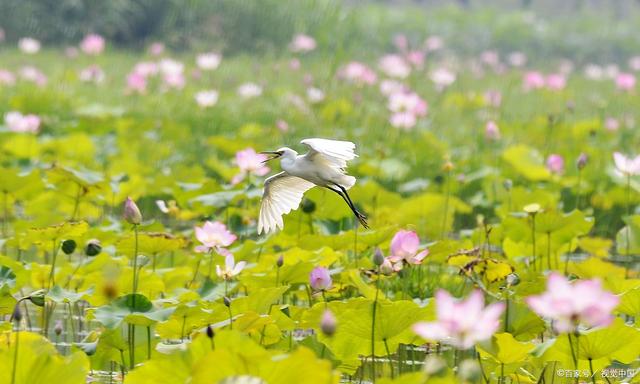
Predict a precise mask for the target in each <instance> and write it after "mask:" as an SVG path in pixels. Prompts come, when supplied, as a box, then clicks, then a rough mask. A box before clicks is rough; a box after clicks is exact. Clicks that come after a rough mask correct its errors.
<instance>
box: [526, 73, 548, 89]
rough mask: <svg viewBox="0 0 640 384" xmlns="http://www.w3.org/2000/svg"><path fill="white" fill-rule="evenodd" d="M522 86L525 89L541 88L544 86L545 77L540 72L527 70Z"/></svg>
mask: <svg viewBox="0 0 640 384" xmlns="http://www.w3.org/2000/svg"><path fill="white" fill-rule="evenodd" d="M523 86H524V89H525V90H527V91H528V90H531V89H538V88H542V87H544V86H545V78H544V76H543V75H542V73H540V72H537V71H529V72H527V73H525V75H524V80H523Z"/></svg>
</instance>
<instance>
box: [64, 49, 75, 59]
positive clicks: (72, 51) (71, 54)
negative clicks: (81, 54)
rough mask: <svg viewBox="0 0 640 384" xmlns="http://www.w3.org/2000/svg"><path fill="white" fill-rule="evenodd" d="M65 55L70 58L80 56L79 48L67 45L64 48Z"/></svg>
mask: <svg viewBox="0 0 640 384" xmlns="http://www.w3.org/2000/svg"><path fill="white" fill-rule="evenodd" d="M64 55H65V56H66V57H68V58H70V59H75V58H76V57H78V48H76V47H66V48H65V49H64Z"/></svg>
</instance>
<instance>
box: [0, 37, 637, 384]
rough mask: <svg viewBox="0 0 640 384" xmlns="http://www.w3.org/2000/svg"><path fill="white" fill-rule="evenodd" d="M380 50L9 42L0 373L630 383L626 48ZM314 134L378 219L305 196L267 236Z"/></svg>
mask: <svg viewBox="0 0 640 384" xmlns="http://www.w3.org/2000/svg"><path fill="white" fill-rule="evenodd" d="M385 38H386V39H387V40H388V41H389V44H388V46H387V49H386V50H385V51H383V52H369V53H368V54H362V55H356V54H349V53H347V52H346V51H340V52H338V51H336V52H334V54H328V53H327V51H326V50H323V48H322V44H323V42H326V39H324V40H323V39H316V37H315V36H313V35H310V34H303V33H297V34H294V35H292V36H291V42H290V43H289V44H288V46H286V47H283V50H282V51H283V52H284V53H282V54H277V55H274V54H264V55H262V54H257V53H256V54H255V55H249V54H239V55H230V56H226V55H225V56H223V55H221V54H220V51H218V50H214V49H213V48H210V49H209V50H204V49H203V50H200V51H197V52H196V51H193V52H192V51H189V52H185V51H172V50H170V49H167V48H165V47H164V46H163V44H162V43H154V44H149V45H148V47H147V49H145V50H141V51H138V52H131V51H127V50H123V49H119V48H116V47H114V46H112V45H111V42H110V41H108V40H107V41H105V39H104V38H103V37H102V36H100V35H96V34H91V35H87V36H86V37H85V38H83V39H82V41H80V42H79V43H78V44H77V45H76V46H71V47H67V48H66V49H65V48H64V47H59V46H48V45H47V44H41V42H39V41H38V40H35V39H31V38H27V37H24V38H22V39H21V40H20V42H19V43H18V44H13V43H12V44H9V42H8V41H7V42H5V43H2V42H0V218H1V219H2V223H1V224H2V226H1V228H0V229H1V232H0V234H1V237H0V382H1V383H12V384H15V383H60V384H62V383H82V382H94V381H95V382H100V383H115V382H126V383H132V384H135V383H154V384H157V383H219V382H220V383H339V382H357V383H365V382H375V383H395V382H397V383H426V382H429V383H455V382H467V383H554V382H557V383H561V382H576V383H577V382H592V383H596V382H609V383H613V382H638V381H639V380H640V322H639V320H638V319H639V318H640V275H639V271H640V257H638V255H639V254H640V211H639V210H638V206H639V203H640V176H639V175H640V157H638V153H639V152H640V146H639V145H638V144H640V131H639V130H638V125H637V124H638V119H639V118H640V116H639V115H638V107H639V106H640V103H639V101H640V99H639V98H638V92H639V91H640V89H639V88H638V85H637V84H636V75H637V74H638V71H640V56H637V57H635V58H634V57H631V58H629V60H628V61H627V60H626V58H625V60H624V61H622V60H619V61H614V60H613V59H612V61H605V62H593V63H591V62H583V61H580V60H576V61H575V62H574V61H569V60H567V59H566V58H562V57H557V58H553V59H549V60H548V62H544V63H538V62H536V61H535V53H534V52H524V53H523V52H519V51H517V50H504V49H500V50H498V49H488V50H486V51H484V52H481V53H479V54H474V55H468V54H461V53H458V52H456V50H455V47H450V46H449V45H448V41H447V40H446V38H443V37H441V36H437V35H434V34H426V33H425V34H423V35H420V36H417V35H411V36H410V37H407V36H405V35H403V34H402V31H397V33H396V34H392V35H389V36H386V37H385ZM0 41H1V39H0ZM636 53H637V54H640V51H639V52H636ZM530 58H533V59H530ZM308 137H323V138H329V139H336V140H349V141H353V142H354V143H355V144H356V152H357V153H358V155H359V157H358V158H357V159H355V160H354V161H353V162H351V163H350V164H349V168H348V172H349V174H351V175H354V176H355V177H357V179H358V180H357V183H356V185H355V186H354V187H353V188H352V189H351V190H350V191H349V193H350V196H351V198H352V199H353V200H354V202H355V204H356V206H357V207H358V209H359V210H360V211H362V212H363V213H364V214H365V215H366V216H367V219H368V223H369V226H370V229H366V228H363V227H362V226H361V225H360V224H359V223H358V221H357V220H356V219H355V218H354V217H353V214H352V213H351V211H350V210H349V207H348V206H347V205H346V204H345V203H344V201H343V200H342V199H340V198H339V197H338V196H336V195H335V194H333V193H331V192H330V191H327V190H326V189H320V188H316V189H312V190H310V191H309V192H307V193H306V194H305V198H304V200H303V201H302V203H301V205H300V208H299V209H297V210H295V211H293V212H291V213H290V214H288V215H286V216H285V217H284V229H283V230H281V231H278V232H277V233H275V234H269V235H258V234H257V231H256V226H257V220H258V215H259V210H260V200H261V196H262V183H263V181H264V179H265V178H266V177H267V176H269V175H272V174H274V173H275V172H278V171H279V165H278V164H277V163H275V162H274V163H267V164H263V163H262V160H264V156H263V155H260V154H259V153H257V152H260V151H268V150H274V149H276V148H279V147H282V146H285V145H286V146H290V147H292V148H296V149H298V150H301V151H302V148H301V147H302V146H300V145H299V144H298V142H299V141H300V140H301V139H303V138H308Z"/></svg>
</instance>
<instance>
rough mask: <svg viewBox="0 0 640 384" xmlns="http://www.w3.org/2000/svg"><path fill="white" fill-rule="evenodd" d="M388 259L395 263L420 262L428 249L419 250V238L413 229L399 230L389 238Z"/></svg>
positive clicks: (427, 252)
mask: <svg viewBox="0 0 640 384" xmlns="http://www.w3.org/2000/svg"><path fill="white" fill-rule="evenodd" d="M390 254H391V255H390V256H389V261H391V262H393V263H397V262H400V261H404V262H406V263H408V264H420V263H422V260H423V259H424V258H425V257H427V255H428V254H429V250H428V249H424V250H422V251H420V239H419V238H418V234H417V233H415V232H414V231H405V230H400V231H398V232H396V234H395V235H394V236H393V239H391V249H390Z"/></svg>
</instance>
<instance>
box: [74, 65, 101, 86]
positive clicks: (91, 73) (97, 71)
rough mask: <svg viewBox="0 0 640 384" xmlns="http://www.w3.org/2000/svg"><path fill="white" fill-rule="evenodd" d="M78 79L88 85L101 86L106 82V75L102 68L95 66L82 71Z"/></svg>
mask: <svg viewBox="0 0 640 384" xmlns="http://www.w3.org/2000/svg"><path fill="white" fill-rule="evenodd" d="M78 77H79V78H80V81H84V82H86V83H95V84H100V83H102V82H103V81H104V77H105V75H104V71H103V70H102V68H100V66H98V65H96V64H94V65H90V66H88V67H87V68H85V69H83V70H82V71H80V74H79V75H78Z"/></svg>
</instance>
